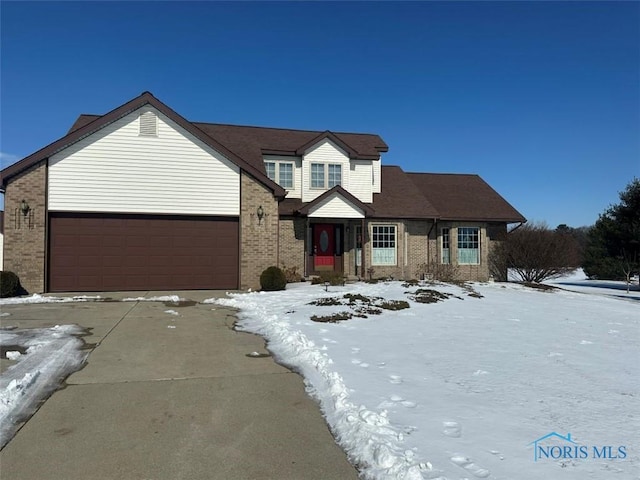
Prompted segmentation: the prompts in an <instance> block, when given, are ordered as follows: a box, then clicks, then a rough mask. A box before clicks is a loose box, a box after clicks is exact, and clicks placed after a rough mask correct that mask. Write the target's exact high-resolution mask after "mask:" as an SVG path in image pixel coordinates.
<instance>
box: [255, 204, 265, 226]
mask: <svg viewBox="0 0 640 480" xmlns="http://www.w3.org/2000/svg"><path fill="white" fill-rule="evenodd" d="M256 215H257V216H258V225H260V224H261V223H262V219H263V218H264V208H262V205H260V206H259V207H258V210H257V211H256Z"/></svg>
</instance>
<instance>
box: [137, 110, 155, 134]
mask: <svg viewBox="0 0 640 480" xmlns="http://www.w3.org/2000/svg"><path fill="white" fill-rule="evenodd" d="M140 136H142V137H157V136H158V117H156V114H155V113H153V112H144V113H142V114H141V115H140Z"/></svg>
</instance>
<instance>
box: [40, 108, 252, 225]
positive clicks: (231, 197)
mask: <svg viewBox="0 0 640 480" xmlns="http://www.w3.org/2000/svg"><path fill="white" fill-rule="evenodd" d="M146 112H152V113H153V114H154V115H155V116H157V136H141V135H140V123H139V122H140V116H141V114H145V115H146ZM48 194H49V195H48V203H49V209H50V210H52V211H69V212H120V213H156V214H159V213H160V214H162V213H164V214H203V215H234V216H235V215H239V213H240V171H239V168H238V167H237V166H236V165H235V164H233V163H232V162H230V161H229V160H227V159H226V158H225V157H224V156H223V155H221V154H220V153H218V152H216V151H215V150H213V149H211V148H210V147H209V146H207V145H205V144H204V143H203V142H201V141H200V140H198V139H197V138H195V137H194V136H193V135H191V134H190V133H188V132H187V131H185V130H183V129H182V128H181V127H180V126H178V125H177V124H175V123H174V122H173V121H172V120H170V119H169V118H167V117H165V116H164V115H162V114H161V113H160V112H158V111H157V110H155V109H153V108H152V107H150V106H146V107H142V108H141V109H139V110H137V111H134V112H131V113H130V114H128V115H126V116H125V117H123V118H121V119H119V120H117V121H115V122H113V123H111V124H109V125H107V126H105V127H103V128H102V129H100V130H98V131H97V132H95V133H93V134H91V135H89V136H87V137H85V138H83V139H82V140H80V141H78V142H76V143H75V144H73V145H70V146H69V147H67V148H65V149H64V150H61V151H60V152H58V153H56V154H55V155H53V156H52V157H51V158H50V159H49V189H48Z"/></svg>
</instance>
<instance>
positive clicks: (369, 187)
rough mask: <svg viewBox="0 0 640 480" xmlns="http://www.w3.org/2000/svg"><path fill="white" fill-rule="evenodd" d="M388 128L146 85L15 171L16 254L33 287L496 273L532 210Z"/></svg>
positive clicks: (159, 286) (10, 260)
mask: <svg viewBox="0 0 640 480" xmlns="http://www.w3.org/2000/svg"><path fill="white" fill-rule="evenodd" d="M387 150H388V147H387V145H386V144H385V143H384V141H383V140H382V139H381V138H380V137H379V136H377V135H371V134H359V133H338V132H330V131H324V132H319V131H307V130H289V129H278V128H263V127H248V126H234V125H222V124H210V123H198V122H190V121H188V120H186V119H185V118H183V117H182V116H180V115H179V114H178V113H177V112H175V111H173V110H172V109H171V108H169V107H168V106H167V105H165V104H164V103H162V102H161V101H159V100H158V99H157V98H155V97H154V96H153V95H152V94H150V93H148V92H145V93H143V94H142V95H140V96H139V97H136V98H134V99H133V100H131V101H129V102H127V103H125V104H123V105H121V106H119V107H118V108H116V109H114V110H112V111H111V112H108V113H107V114H104V115H81V116H80V117H79V118H78V119H77V120H76V122H75V124H74V125H73V126H72V127H71V129H70V130H69V132H68V133H67V134H66V135H65V136H63V137H61V138H60V139H58V140H56V141H55V142H53V143H51V144H50V145H48V146H46V147H44V148H42V149H41V150H38V151H37V152H35V153H33V154H32V155H30V156H28V157H26V158H24V159H22V160H21V161H19V162H17V163H15V164H14V165H11V166H10V167H7V168H5V169H4V170H2V171H1V172H0V183H1V185H2V187H3V188H4V189H5V211H6V212H5V229H4V230H5V232H4V233H5V239H4V267H5V269H7V270H12V271H14V272H16V273H17V274H18V275H19V277H20V279H21V281H22V283H23V286H24V287H25V288H26V289H27V290H28V291H30V292H44V291H51V292H56V291H116V290H174V289H182V290H184V289H236V288H257V287H259V275H260V273H261V272H262V271H263V270H264V269H265V268H266V267H268V266H270V265H278V266H286V267H297V269H298V271H299V272H300V273H302V274H303V275H305V276H311V275H314V274H318V273H320V272H326V271H337V272H342V274H343V275H344V276H346V277H348V278H358V277H368V276H369V274H372V275H373V276H374V277H388V276H393V277H394V278H404V279H409V278H417V277H418V276H419V275H420V272H424V271H425V268H427V269H428V267H429V266H435V265H452V266H455V267H456V272H457V275H458V276H459V277H460V278H461V279H470V280H487V279H488V278H489V266H488V263H489V262H488V255H489V252H490V250H491V247H492V243H493V242H495V241H496V239H498V238H499V237H500V236H501V235H502V234H504V232H506V228H507V224H509V223H516V222H524V221H525V219H524V217H523V216H522V215H521V214H520V213H518V212H517V211H516V210H515V209H514V208H513V207H512V206H511V205H509V203H507V202H506V201H505V200H504V199H503V198H502V197H501V196H500V195H499V194H498V193H496V192H495V191H494V190H493V189H492V188H491V187H490V186H489V185H487V184H486V183H485V182H484V181H483V180H482V179H481V178H480V177H478V176H477V175H455V174H428V173H406V172H404V171H403V170H402V169H401V168H400V167H396V166H383V165H382V159H381V156H382V154H383V153H385V152H386V151H387Z"/></svg>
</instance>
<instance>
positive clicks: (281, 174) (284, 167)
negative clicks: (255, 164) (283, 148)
mask: <svg viewBox="0 0 640 480" xmlns="http://www.w3.org/2000/svg"><path fill="white" fill-rule="evenodd" d="M264 169H265V170H266V172H267V177H269V178H270V179H271V180H273V181H274V182H276V183H277V184H278V185H280V186H281V187H282V188H289V189H292V188H293V163H289V162H264Z"/></svg>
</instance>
